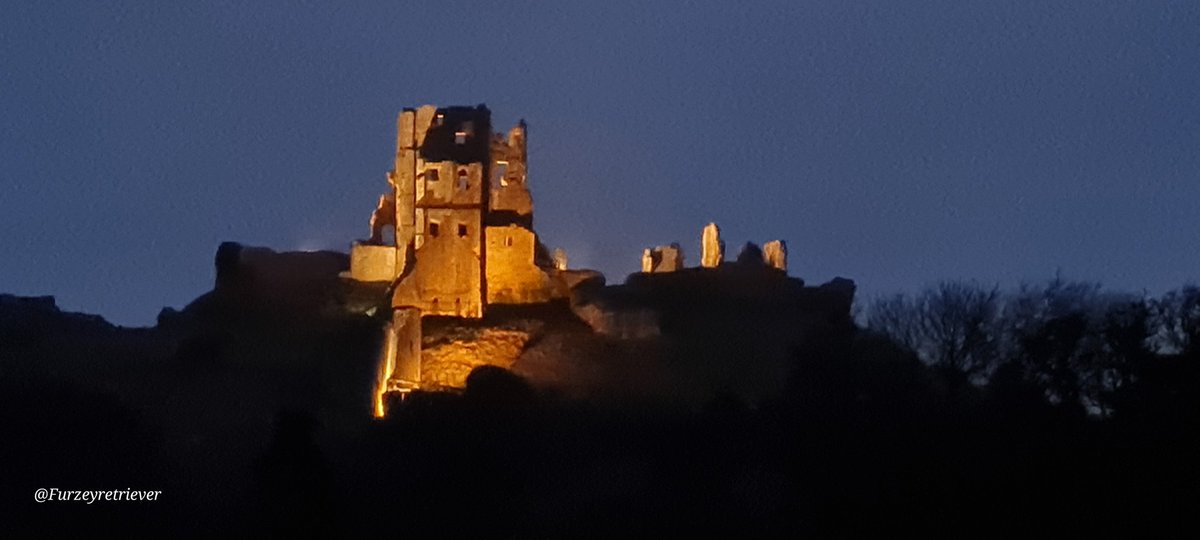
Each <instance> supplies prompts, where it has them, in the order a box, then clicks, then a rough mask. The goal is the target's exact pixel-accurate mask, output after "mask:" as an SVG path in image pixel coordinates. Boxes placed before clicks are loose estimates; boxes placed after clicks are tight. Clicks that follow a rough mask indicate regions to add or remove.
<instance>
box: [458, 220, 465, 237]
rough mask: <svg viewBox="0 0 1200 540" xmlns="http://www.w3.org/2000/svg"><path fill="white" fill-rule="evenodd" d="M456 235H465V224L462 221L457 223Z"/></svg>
mask: <svg viewBox="0 0 1200 540" xmlns="http://www.w3.org/2000/svg"><path fill="white" fill-rule="evenodd" d="M458 237H459V238H466V237H467V226H466V225H464V224H462V223H459V224H458Z"/></svg>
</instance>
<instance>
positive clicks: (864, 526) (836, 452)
mask: <svg viewBox="0 0 1200 540" xmlns="http://www.w3.org/2000/svg"><path fill="white" fill-rule="evenodd" d="M864 320H865V321H866V324H865V325H863V326H861V327H860V326H856V325H855V324H853V323H852V321H850V320H849V319H846V320H845V321H842V322H841V323H840V324H833V325H831V326H830V331H828V332H823V333H821V334H820V335H817V336H808V337H807V338H806V340H805V341H804V345H803V346H802V347H800V348H798V349H797V350H796V352H795V354H794V357H793V366H792V368H793V369H792V372H791V375H790V377H789V380H788V383H787V385H786V389H785V391H784V392H783V393H782V394H781V395H780V396H778V397H777V398H774V399H769V400H766V401H762V402H754V403H751V402H747V401H746V400H744V399H743V398H740V397H738V396H736V395H733V394H730V393H718V394H716V395H715V396H714V397H713V398H712V399H711V400H710V401H709V402H708V403H707V404H706V405H705V406H703V407H701V408H699V409H684V408H678V407H667V406H662V407H655V406H651V405H647V404H645V403H641V404H638V405H637V406H632V405H630V406H625V407H623V406H620V405H613V404H607V405H598V404H594V403H587V402H580V401H577V400H571V399H567V398H564V397H561V396H558V395H556V394H554V393H552V392H550V391H547V390H544V389H538V388H535V387H533V386H531V385H530V384H528V383H527V382H526V381H524V380H523V379H521V378H520V377H518V376H516V375H514V374H512V373H510V372H508V371H506V370H503V369H500V368H494V367H484V368H478V369H476V371H474V372H473V373H472V375H471V377H470V378H469V379H468V385H467V388H466V390H465V391H464V392H462V393H460V394H451V393H424V394H420V393H419V394H416V395H414V396H412V397H410V398H409V399H407V400H405V401H403V402H392V403H391V404H390V407H391V409H390V411H391V412H390V415H389V417H388V418H387V419H386V420H383V421H373V420H370V419H368V418H366V417H365V415H357V416H346V417H344V418H346V419H345V420H340V421H338V422H339V423H338V424H337V425H330V424H331V420H330V418H341V417H338V416H336V415H334V416H331V415H329V414H323V413H321V412H320V411H314V410H310V409H306V408H304V407H303V406H302V402H301V406H298V407H288V408H286V409H282V410H279V409H277V410H275V411H272V412H271V413H270V414H271V416H273V417H274V421H273V428H270V429H271V434H270V435H268V436H266V437H264V441H266V442H265V444H263V445H261V446H259V447H257V448H256V449H254V450H248V451H245V452H242V451H238V452H239V453H238V454H237V455H238V456H240V457H238V458H232V457H231V458H222V459H220V460H216V461H213V460H209V461H204V460H200V459H193V457H194V456H190V455H187V454H179V453H177V452H176V451H174V450H172V448H174V447H176V446H185V445H184V444H183V443H187V444H203V445H211V447H212V448H217V447H226V446H229V445H234V444H235V443H240V444H245V443H244V441H243V440H242V439H244V438H245V437H244V436H242V435H238V434H233V435H228V434H227V435H219V436H217V435H213V436H212V437H215V440H205V437H209V436H210V435H206V434H207V433H224V432H222V431H216V430H214V431H211V432H206V431H201V427H199V426H201V425H202V423H201V422H200V418H175V421H177V422H178V426H176V427H174V428H171V429H167V428H162V427H156V426H148V425H146V424H147V423H148V421H146V420H145V418H147V417H148V416H151V415H149V414H147V413H144V412H131V411H130V410H128V409H127V408H126V405H125V404H124V400H118V399H114V398H113V397H111V396H109V395H107V394H105V393H104V392H103V390H102V389H94V388H92V389H83V388H77V387H72V386H68V385H65V384H63V383H60V382H56V381H55V380H52V379H45V380H39V379H32V378H27V379H23V380H14V379H13V378H8V379H6V380H2V381H0V383H2V385H3V389H4V392H3V393H2V394H0V398H2V400H3V401H2V402H0V404H2V405H3V406H4V407H3V408H0V418H3V419H4V424H3V426H2V429H3V433H0V435H3V437H4V441H5V443H4V448H5V455H4V462H5V465H7V466H9V467H10V468H11V469H12V470H11V471H9V472H11V474H13V475H14V476H9V478H12V479H13V480H12V484H11V485H12V486H13V489H11V490H10V489H9V486H5V490H6V491H8V493H5V495H6V500H5V503H6V504H5V507H6V509H7V511H12V512H14V515H13V516H11V518H12V519H11V520H9V521H8V523H10V524H12V525H11V527H12V529H13V530H15V531H16V532H17V533H18V535H37V536H44V535H42V534H38V533H39V532H44V531H46V530H51V529H47V527H59V528H61V527H67V528H70V529H74V530H76V531H79V532H87V531H94V528H95V527H97V526H104V527H110V528H113V529H114V530H124V529H129V528H135V529H137V528H145V529H148V531H150V532H154V533H172V534H182V535H211V534H214V533H235V534H253V535H256V536H291V537H339V538H356V537H375V538H378V537H401V536H407V537H418V538H420V537H430V536H453V537H459V536H485V537H530V536H534V537H575V536H586V537H595V536H602V537H615V536H626V535H642V534H654V535H670V536H680V535H685V534H693V533H694V532H696V531H699V532H700V533H701V534H703V535H704V536H716V535H723V534H732V535H737V536H739V537H747V536H748V537H757V536H772V537H778V536H784V535H793V534H797V533H799V534H811V535H816V536H821V537H825V536H863V535H871V536H876V535H885V534H886V535H889V536H890V535H893V534H897V533H920V534H927V535H933V536H937V537H947V536H954V537H962V536H968V537H976V536H998V535H1005V536H1013V535H1017V534H1021V535H1036V536H1037V537H1045V536H1050V535H1057V534H1070V535H1072V536H1076V535H1099V536H1117V535H1123V534H1126V533H1133V534H1139V535H1145V534H1147V533H1149V532H1151V531H1154V530H1160V529H1161V530H1168V529H1171V528H1181V527H1182V528H1183V530H1189V529H1193V528H1195V525H1194V521H1193V519H1192V513H1193V510H1194V508H1195V507H1196V504H1197V502H1198V501H1200V469H1198V463H1200V459H1198V456H1200V429H1198V428H1200V422H1198V420H1200V417H1198V416H1200V392H1198V390H1200V370H1198V369H1197V366H1200V328H1198V327H1200V291H1198V290H1197V289H1195V288H1190V287H1189V288H1183V289H1180V290H1178V291H1175V292H1172V293H1169V294H1166V295H1164V296H1162V297H1158V298H1143V297H1131V296H1124V295H1113V294H1105V293H1103V292H1102V291H1101V290H1100V289H1099V288H1098V287H1095V286H1092V285H1085V284H1077V283H1068V282H1064V281H1061V280H1056V281H1053V282H1051V283H1048V284H1046V285H1042V286H1030V287H1023V288H1020V289H1019V290H1017V291H1014V292H1001V291H999V290H996V289H991V288H986V287H980V286H978V285H974V284H964V283H946V284H942V285H938V286H935V287H932V288H930V289H928V290H926V291H924V292H922V293H920V294H917V295H915V296H898V297H893V298H886V299H883V300H880V301H879V302H877V303H876V304H875V305H872V306H870V307H869V308H868V309H867V312H866V313H865V314H864ZM289 339H291V338H289ZM295 339H299V338H295ZM314 339H316V338H314ZM305 346H307V345H305ZM331 349H333V350H339V349H338V348H337V347H331ZM204 350H208V349H207V348H206V349H204ZM201 353H203V351H201V352H195V351H193V354H189V355H188V359H187V361H188V362H192V363H196V362H203V361H204V360H203V358H199V357H200V356H204V354H201ZM205 354H206V353H205ZM744 361H746V362H753V361H755V359H754V358H749V357H748V358H745V359H744ZM189 369H191V368H189ZM215 369H217V368H214V370H215ZM220 369H224V368H220ZM186 373H187V374H188V377H190V378H193V379H194V378H196V377H198V375H197V372H196V371H194V370H193V371H187V372H186ZM206 373H208V372H206ZM212 373H216V371H212ZM204 377H214V376H212V375H209V374H205V375H204ZM206 380H207V379H206ZM213 380H216V379H215V378H214V379H213ZM206 384H210V383H206ZM49 397H52V399H50V398H49ZM207 399H210V400H211V401H212V403H213V404H214V405H212V407H214V408H217V407H218V405H216V404H217V403H222V402H225V401H228V400H230V399H232V396H231V395H229V394H221V393H218V392H212V395H211V396H210V397H208V398H207ZM197 410H202V409H197ZM189 426H196V427H194V428H191V427H189ZM221 437H227V439H221ZM178 441H182V443H181V442H178ZM208 447H210V446H204V448H208ZM243 453H244V454H245V455H242V454H243ZM197 467H199V468H201V470H199V471H197V470H194V469H196V468H197ZM184 472H187V473H188V475H189V476H187V477H188V478H219V479H220V480H219V481H216V480H214V481H213V482H211V483H210V484H206V485H205V486H203V487H202V486H200V485H199V484H197V483H196V482H195V481H194V480H189V481H188V482H189V483H188V484H186V485H180V484H179V482H178V481H177V480H174V482H175V483H172V482H173V479H177V478H179V477H180V475H181V473H184ZM81 478H83V479H87V480H88V481H87V482H84V481H81V480H80V479H81ZM89 482H90V483H89ZM126 483H128V484H134V485H136V486H147V485H148V486H157V485H163V486H166V487H165V488H164V489H165V490H166V492H167V493H169V494H172V495H175V494H179V495H178V496H176V497H174V498H168V499H166V500H165V501H163V502H162V504H158V505H148V504H143V505H125V506H119V505H112V504H110V505H108V506H104V507H99V506H94V507H83V506H79V505H75V506H69V505H62V504H60V505H57V506H54V505H49V504H43V505H37V506H35V505H34V504H33V503H32V501H30V500H29V498H30V496H31V490H30V489H29V487H30V486H41V485H42V484H51V485H54V484H58V485H63V486H70V487H76V486H78V487H82V488H95V489H100V488H106V487H114V488H120V487H125V486H124V484H126ZM192 486H194V487H192ZM189 488H191V489H190V491H189ZM184 495H186V497H184ZM20 499H25V502H21V501H20ZM184 501H186V502H184ZM22 509H26V510H22Z"/></svg>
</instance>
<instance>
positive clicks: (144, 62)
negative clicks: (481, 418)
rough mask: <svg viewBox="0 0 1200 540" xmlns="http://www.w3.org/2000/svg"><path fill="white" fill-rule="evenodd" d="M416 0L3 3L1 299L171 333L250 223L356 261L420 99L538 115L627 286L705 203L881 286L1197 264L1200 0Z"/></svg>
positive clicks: (692, 242)
mask: <svg viewBox="0 0 1200 540" xmlns="http://www.w3.org/2000/svg"><path fill="white" fill-rule="evenodd" d="M109 4H112V5H109ZM401 4H402V3H401V2H357V1H339V2H330V3H327V4H326V3H316V2H243V1H237V2H159V1H147V2H82V1H76V2H10V1H8V0H2V1H0V232H2V234H0V292H9V293H16V294H24V295H36V294H53V295H55V296H57V297H58V299H59V304H60V305H61V306H63V307H64V308H66V309H71V310H80V311H87V312H93V313H99V314H102V315H104V316H105V317H107V318H108V319H109V320H111V321H113V322H115V323H118V324H125V325H144V324H153V321H154V317H155V315H156V314H157V313H158V311H159V309H160V308H161V307H163V306H173V307H176V308H179V307H182V306H183V305H185V304H186V303H187V302H188V301H190V300H191V299H192V298H194V297H196V296H197V295H199V294H201V293H202V292H204V291H206V290H208V289H210V288H211V284H212V278H213V262H212V261H213V256H214V254H215V252H216V248H217V245H218V244H219V243H220V242H221V241H223V240H235V241H239V242H242V243H246V244H252V245H264V246H269V247H273V248H275V249H281V250H282V249H316V248H329V249H337V250H343V251H344V250H346V249H347V247H348V244H349V242H350V241H351V240H352V239H354V238H359V237H363V236H365V235H366V233H367V220H368V218H369V217H370V213H371V210H372V209H373V205H374V203H375V200H376V199H377V197H378V195H379V194H380V193H382V192H383V190H384V189H385V187H386V180H385V176H384V175H385V173H386V171H387V170H388V169H389V168H390V167H391V159H392V154H393V151H394V145H395V140H394V138H395V120H396V114H397V113H398V112H399V111H400V109H401V108H403V107H406V106H415V105H420V104H423V103H436V104H441V105H474V104H478V103H486V104H487V105H488V106H489V107H490V108H491V109H492V111H493V119H494V121H495V123H496V124H497V126H498V127H500V128H504V129H507V128H508V127H509V126H511V125H512V124H513V123H515V122H516V121H517V120H518V119H519V118H522V117H523V118H525V119H526V120H527V121H528V122H529V126H530V127H529V141H530V183H531V186H532V189H533V193H534V200H535V205H536V213H535V225H536V228H537V230H538V232H539V233H540V235H541V236H542V238H543V240H544V241H545V242H546V243H547V244H548V245H549V246H551V247H564V248H565V249H566V250H567V252H568V253H569V255H570V257H571V263H572V266H583V267H593V268H598V269H600V270H603V271H604V272H605V273H606V274H608V276H609V280H610V281H621V280H623V279H624V276H625V275H626V274H627V273H629V272H632V271H634V270H636V269H637V268H638V267H639V264H640V252H641V249H642V248H643V247H645V246H649V245H654V244H662V243H668V242H671V241H678V242H680V243H681V244H682V245H683V247H684V250H685V255H686V257H687V259H688V261H689V263H691V264H695V263H698V261H699V239H700V230H701V228H702V227H703V226H704V224H705V223H707V222H708V221H716V222H717V223H718V224H720V226H721V229H722V234H723V237H724V238H725V241H726V244H727V245H728V246H729V247H730V251H731V252H732V253H730V257H731V258H732V257H733V256H734V255H736V251H737V247H738V246H740V245H741V244H742V243H744V242H745V241H747V240H752V241H755V242H759V243H761V242H765V241H767V240H771V239H775V238H783V239H786V240H787V241H788V245H789V248H790V264H791V267H792V274H793V275H796V276H800V277H803V278H805V279H806V280H808V281H809V282H812V283H819V282H824V281H826V280H828V279H830V278H832V277H834V276H839V275H840V276H845V277H850V278H852V279H854V280H855V281H857V282H858V284H859V286H860V289H859V290H860V298H861V299H870V298H871V297H873V296H875V295H878V294H883V293H887V292H892V291H902V290H915V289H917V288H918V287H920V286H922V285H925V284H928V283H931V282H934V281H936V280H939V279H943V278H967V279H977V280H980V281H982V282H986V283H992V282H997V283H1000V284H1001V285H1002V286H1010V285H1013V284H1016V283H1017V282H1019V281H1021V280H1042V279H1046V278H1050V277H1052V276H1053V275H1054V273H1055V271H1056V270H1059V269H1061V271H1062V273H1063V275H1064V276H1066V277H1068V278H1075V279H1086V280H1096V281H1100V282H1101V283H1103V284H1105V285H1106V286H1108V287H1109V288H1115V289H1126V290H1133V291H1140V290H1142V289H1145V290H1148V291H1149V292H1151V293H1158V292H1162V291H1163V290H1166V289H1168V288H1173V287H1176V286H1179V285H1181V284H1183V283H1184V282H1186V281H1189V280H1195V279H1196V277H1197V275H1198V274H1200V213H1198V212H1197V209H1198V202H1200V3H1196V2H1192V1H1182V0H1181V1H1151V0H1136V1H1104V2H1091V1H1083V0H1080V1H1077V2H1058V1H1046V0H1037V1H1028V2H1010V1H1002V0H982V1H973V0H945V1H920V2H918V1H906V2H896V1H890V0H880V1H869V2H868V1H852V0H820V1H813V0H783V1H776V2H764V3H744V2H686V3H668V2H623V1H605V2H597V3H594V4H584V3H574V2H522V1H509V2H487V3H484V2H480V3H479V4H478V5H466V4H453V3H449V2H429V3H428V4H429V5H426V6H416V5H414V6H410V7H405V6H402V5H401Z"/></svg>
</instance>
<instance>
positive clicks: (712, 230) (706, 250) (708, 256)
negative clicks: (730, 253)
mask: <svg viewBox="0 0 1200 540" xmlns="http://www.w3.org/2000/svg"><path fill="white" fill-rule="evenodd" d="M724 260H725V243H724V242H722V241H721V229H719V228H717V224H716V223H709V224H708V225H705V226H704V233H703V234H702V235H701V236H700V266H703V267H705V268H716V267H718V266H720V265H721V262H723V261H724Z"/></svg>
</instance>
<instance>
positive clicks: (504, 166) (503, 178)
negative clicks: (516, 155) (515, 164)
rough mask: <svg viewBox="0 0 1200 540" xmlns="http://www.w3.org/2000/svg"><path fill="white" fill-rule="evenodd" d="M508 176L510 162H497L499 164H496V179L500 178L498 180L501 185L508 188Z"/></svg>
mask: <svg viewBox="0 0 1200 540" xmlns="http://www.w3.org/2000/svg"><path fill="white" fill-rule="evenodd" d="M507 176H508V162H507V161H497V162H496V176H495V178H498V179H500V185H501V186H507V185H508V178H507Z"/></svg>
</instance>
